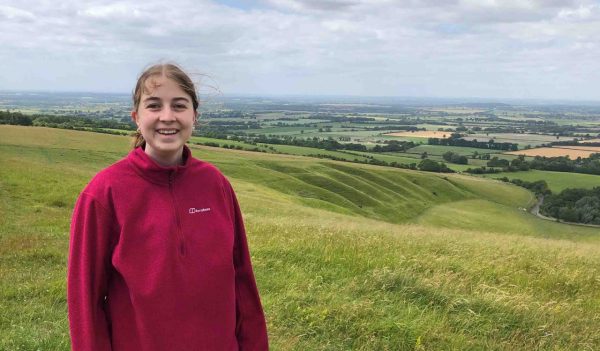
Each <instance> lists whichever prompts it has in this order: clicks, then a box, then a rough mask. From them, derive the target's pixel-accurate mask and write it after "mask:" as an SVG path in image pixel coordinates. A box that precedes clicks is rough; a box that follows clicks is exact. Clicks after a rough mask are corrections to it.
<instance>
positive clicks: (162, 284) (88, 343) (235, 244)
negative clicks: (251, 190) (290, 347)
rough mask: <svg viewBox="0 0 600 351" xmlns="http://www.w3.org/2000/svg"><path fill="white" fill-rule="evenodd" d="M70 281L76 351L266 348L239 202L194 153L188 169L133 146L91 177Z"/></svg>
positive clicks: (75, 229)
mask: <svg viewBox="0 0 600 351" xmlns="http://www.w3.org/2000/svg"><path fill="white" fill-rule="evenodd" d="M67 279H68V281H67V303H68V311H69V324H70V332H71V340H72V348H73V350H76V351H83V350H94V351H95V350H103V351H104V350H114V351H130V350H131V351H134V350H135V351H137V350H157V351H158V350H160V351H170V350H173V351H180V350H194V351H196V350H244V351H246V350H261V351H262V350H267V349H268V342H267V330H266V325H265V319H264V314H263V310H262V307H261V303H260V298H259V295H258V290H257V288H256V283H255V280H254V275H253V272H252V266H251V263H250V255H249V253H248V245H247V242H246V233H245V230H244V224H243V222H242V216H241V213H240V209H239V206H238V203H237V200H236V197H235V194H234V192H233V189H232V188H231V185H230V184H229V182H228V181H227V179H226V178H225V177H224V176H223V175H222V174H221V173H220V172H219V171H218V170H217V169H216V168H215V167H214V166H212V165H210V164H209V163H206V162H202V161H199V160H197V159H194V158H193V157H192V156H191V153H190V150H189V148H187V146H186V147H184V165H183V166H174V167H162V166H160V165H158V164H157V163H155V162H154V161H153V160H152V159H151V158H150V157H149V156H148V155H147V154H146V153H145V152H144V150H142V149H141V148H136V149H135V150H133V151H131V153H130V154H129V155H128V156H127V157H126V158H124V159H123V160H121V161H119V162H117V163H115V164H114V165H112V166H110V167H108V168H106V169H104V170H103V171H101V172H100V173H98V174H97V175H96V176H95V177H94V178H93V179H92V181H91V182H90V183H89V184H88V185H87V186H86V188H85V189H84V190H83V192H82V193H81V194H80V196H79V198H78V200H77V203H76V205H75V209H74V211H73V219H72V222H71V237H70V245H69V260H68V278H67Z"/></svg>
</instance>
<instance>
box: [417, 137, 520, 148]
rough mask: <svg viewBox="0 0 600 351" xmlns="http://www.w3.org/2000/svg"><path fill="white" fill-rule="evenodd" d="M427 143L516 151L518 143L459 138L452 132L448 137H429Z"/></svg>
mask: <svg viewBox="0 0 600 351" xmlns="http://www.w3.org/2000/svg"><path fill="white" fill-rule="evenodd" d="M427 142H428V144H429V145H444V146H462V147H473V148H477V149H491V150H504V151H517V150H518V145H517V144H514V143H501V142H496V141H494V140H493V139H490V140H489V141H488V142H483V141H477V140H476V139H475V140H465V139H461V138H460V135H459V136H458V137H456V135H455V134H452V136H451V137H450V138H445V139H440V138H429V139H428V141H427Z"/></svg>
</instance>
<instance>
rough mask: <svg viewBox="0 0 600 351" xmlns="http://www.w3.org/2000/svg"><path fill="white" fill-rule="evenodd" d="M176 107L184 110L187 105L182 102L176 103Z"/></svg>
mask: <svg viewBox="0 0 600 351" xmlns="http://www.w3.org/2000/svg"><path fill="white" fill-rule="evenodd" d="M175 108H176V109H178V110H183V109H185V108H186V106H185V105H182V104H177V105H175Z"/></svg>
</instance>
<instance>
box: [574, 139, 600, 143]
mask: <svg viewBox="0 0 600 351" xmlns="http://www.w3.org/2000/svg"><path fill="white" fill-rule="evenodd" d="M579 142H580V143H582V144H585V143H600V139H588V140H580V141H579Z"/></svg>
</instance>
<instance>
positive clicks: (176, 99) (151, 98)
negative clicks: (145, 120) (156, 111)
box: [144, 96, 190, 102]
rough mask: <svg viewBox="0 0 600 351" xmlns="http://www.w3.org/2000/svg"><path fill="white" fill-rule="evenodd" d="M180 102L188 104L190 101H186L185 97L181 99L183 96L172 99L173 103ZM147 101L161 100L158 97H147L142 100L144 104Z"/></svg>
mask: <svg viewBox="0 0 600 351" xmlns="http://www.w3.org/2000/svg"><path fill="white" fill-rule="evenodd" d="M180 100H183V101H186V102H190V99H188V98H186V97H183V96H180V97H176V98H173V101H180ZM147 101H161V99H160V98H159V97H156V96H150V97H147V98H145V99H144V102H147Z"/></svg>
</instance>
